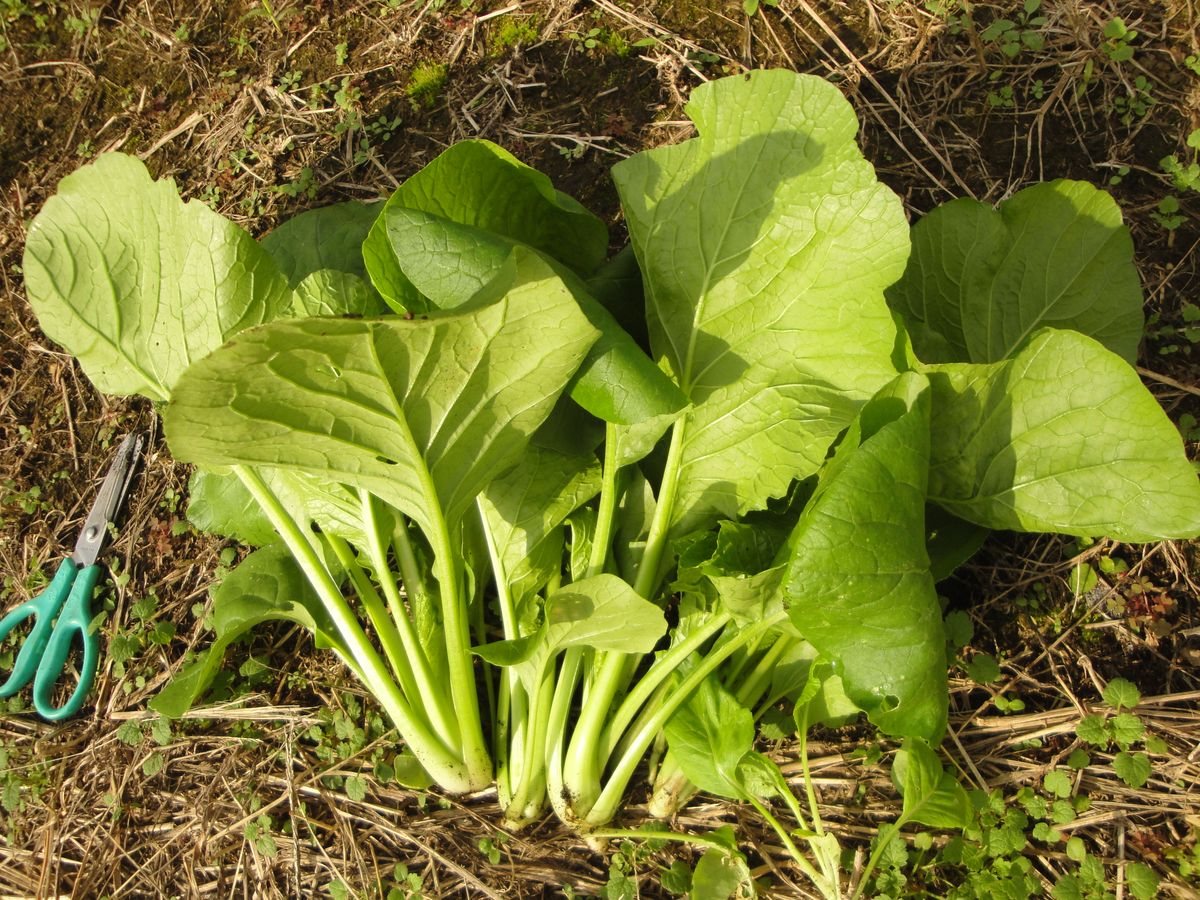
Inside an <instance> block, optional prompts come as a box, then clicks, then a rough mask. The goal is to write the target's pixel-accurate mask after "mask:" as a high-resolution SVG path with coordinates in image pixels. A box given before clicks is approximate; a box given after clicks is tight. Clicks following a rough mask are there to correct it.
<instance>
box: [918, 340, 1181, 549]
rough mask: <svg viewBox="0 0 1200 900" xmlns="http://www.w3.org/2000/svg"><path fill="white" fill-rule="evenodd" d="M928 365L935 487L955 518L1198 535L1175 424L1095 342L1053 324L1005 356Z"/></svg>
mask: <svg viewBox="0 0 1200 900" xmlns="http://www.w3.org/2000/svg"><path fill="white" fill-rule="evenodd" d="M927 372H928V375H929V381H930V384H931V386H932V388H933V450H932V458H931V461H930V473H929V495H930V499H931V500H933V501H935V502H936V503H938V504H940V505H941V506H943V507H944V508H946V509H947V510H949V511H950V512H952V513H954V514H955V515H956V516H960V517H962V518H963V519H967V520H968V521H971V522H975V523H977V524H979V525H984V526H986V527H988V528H1011V529H1015V530H1018V531H1058V532H1062V533H1064V534H1075V535H1082V536H1092V537H1095V536H1100V535H1107V536H1109V537H1113V538H1116V539H1118V540H1123V541H1153V540H1161V539H1163V538H1187V537H1194V536H1195V535H1197V534H1200V483H1198V482H1197V479H1196V472H1195V470H1194V469H1193V468H1192V466H1191V464H1190V463H1189V462H1188V459H1187V456H1186V454H1185V453H1184V448H1183V441H1182V439H1181V438H1180V436H1179V432H1178V431H1177V430H1176V429H1175V427H1174V426H1173V425H1172V424H1171V422H1170V421H1169V420H1168V419H1167V417H1166V415H1165V414H1164V413H1163V411H1162V409H1161V407H1159V405H1158V403H1157V402H1156V401H1155V399H1154V397H1153V396H1152V395H1151V394H1150V392H1149V391H1147V390H1146V389H1145V387H1143V386H1142V383H1141V380H1140V379H1139V378H1138V376H1137V373H1136V372H1134V370H1133V369H1132V368H1130V366H1129V365H1128V364H1127V363H1126V362H1125V361H1124V360H1122V359H1121V358H1120V357H1118V356H1117V355H1116V354H1114V353H1112V352H1111V351H1109V350H1106V349H1105V348H1104V347H1103V346H1101V345H1100V344H1099V343H1097V342H1096V341H1094V340H1092V339H1091V338H1089V337H1085V336H1083V335H1081V334H1077V333H1076V332H1073V331H1056V330H1054V329H1050V328H1047V329H1044V330H1042V331H1040V332H1039V333H1038V334H1036V335H1034V337H1033V339H1032V340H1031V341H1030V342H1029V343H1028V344H1027V345H1026V346H1025V347H1023V348H1022V349H1021V350H1020V351H1019V352H1018V353H1017V355H1016V356H1015V357H1013V358H1012V359H1009V360H1005V361H1004V362H999V363H993V364H990V365H972V364H967V363H961V364H948V365H941V366H929V367H928V369H927Z"/></svg>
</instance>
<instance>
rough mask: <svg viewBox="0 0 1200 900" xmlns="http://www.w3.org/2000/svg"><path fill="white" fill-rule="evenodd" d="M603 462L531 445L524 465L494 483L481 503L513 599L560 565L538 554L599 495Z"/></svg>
mask: <svg viewBox="0 0 1200 900" xmlns="http://www.w3.org/2000/svg"><path fill="white" fill-rule="evenodd" d="M600 475H601V471H600V464H599V462H598V461H597V460H596V459H595V457H582V456H573V455H568V454H564V453H559V452H558V451H555V450H549V449H545V448H543V447H538V446H535V445H531V446H530V447H529V449H528V450H527V451H526V452H525V455H524V457H523V458H522V460H521V462H520V463H519V464H518V465H517V466H516V467H515V468H513V469H512V470H511V471H510V472H508V473H506V474H505V475H502V476H500V477H499V478H497V479H495V480H494V481H492V482H491V484H489V485H488V486H487V487H486V488H485V489H484V491H483V493H482V494H481V495H480V498H479V505H480V509H481V510H482V511H483V515H484V518H485V520H486V522H487V527H488V531H489V532H490V533H491V536H492V540H493V541H494V542H495V545H496V549H497V551H498V553H499V557H500V563H501V566H502V568H503V571H504V573H505V576H506V578H507V580H508V582H509V584H510V586H518V585H519V586H520V588H519V589H518V590H514V596H513V599H514V600H515V601H517V602H520V601H521V600H522V599H523V598H524V595H525V594H528V593H531V592H532V591H536V590H538V589H539V588H541V587H542V586H543V585H544V584H545V583H546V581H548V580H549V578H550V577H551V575H552V574H553V573H554V572H556V571H558V569H559V568H560V566H561V562H562V560H561V554H558V553H554V554H552V555H551V556H550V557H549V559H548V560H547V564H546V565H545V566H538V565H537V563H538V562H539V561H540V557H539V554H537V552H536V550H537V548H538V546H539V545H540V544H542V543H543V542H544V541H547V540H550V539H552V538H553V539H556V540H557V543H558V544H560V545H561V542H562V538H561V535H560V534H554V535H552V534H551V532H553V531H555V530H556V529H558V528H559V527H560V526H561V525H562V523H563V522H564V520H565V519H566V518H567V516H569V515H570V514H571V513H572V512H574V511H575V510H576V509H578V508H579V507H580V506H582V505H583V504H584V503H587V501H589V500H590V499H592V497H594V496H596V494H597V493H599V491H600Z"/></svg>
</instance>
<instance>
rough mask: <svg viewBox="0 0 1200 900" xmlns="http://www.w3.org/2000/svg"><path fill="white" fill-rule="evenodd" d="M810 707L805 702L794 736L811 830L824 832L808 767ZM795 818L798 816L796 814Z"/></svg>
mask: <svg viewBox="0 0 1200 900" xmlns="http://www.w3.org/2000/svg"><path fill="white" fill-rule="evenodd" d="M809 709H811V704H805V706H804V709H803V711H802V712H801V713H800V721H799V722H798V723H797V725H798V726H799V727H798V728H797V729H796V738H797V740H799V742H800V766H801V774H802V776H803V778H804V798H805V799H806V800H807V801H808V811H809V814H810V815H811V816H812V823H813V831H815V832H816V833H817V834H824V833H825V827H824V826H823V825H822V824H821V811H820V809H818V808H817V789H816V788H815V787H813V780H812V772H811V771H810V770H809V767H808V711H809ZM797 818H800V817H799V816H797Z"/></svg>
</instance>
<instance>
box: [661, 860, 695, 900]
mask: <svg viewBox="0 0 1200 900" xmlns="http://www.w3.org/2000/svg"><path fill="white" fill-rule="evenodd" d="M658 883H659V885H661V886H662V889H663V890H664V891H666V892H667V893H668V894H673V895H675V896H676V897H680V896H682V895H684V894H686V893H687V892H688V891H690V890H691V889H692V869H691V867H690V866H689V865H688V864H687V863H685V862H684V861H683V860H681V859H677V860H675V861H674V862H672V863H671V867H670V868H669V869H662V870H661V871H660V872H659V873H658Z"/></svg>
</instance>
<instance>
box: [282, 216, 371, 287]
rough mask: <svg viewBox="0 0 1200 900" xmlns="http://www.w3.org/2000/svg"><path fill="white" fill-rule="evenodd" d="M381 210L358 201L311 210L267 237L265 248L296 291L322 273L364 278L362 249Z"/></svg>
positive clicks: (365, 271) (364, 267)
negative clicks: (305, 281) (337, 273)
mask: <svg viewBox="0 0 1200 900" xmlns="http://www.w3.org/2000/svg"><path fill="white" fill-rule="evenodd" d="M381 209H383V204H382V203H360V202H358V201H357V200H351V201H348V202H346V203H334V204H333V205H332V206H322V207H320V208H318V209H310V210H309V211H308V212H302V213H300V215H298V216H293V217H292V218H290V219H288V220H287V221H286V222H284V223H283V224H282V225H280V226H279V227H278V228H276V229H275V230H274V231H271V232H268V233H267V234H266V235H264V236H263V238H262V242H261V243H262V248H263V249H264V250H266V251H267V252H268V253H269V254H271V257H272V258H273V259H274V260H275V263H276V264H277V265H278V266H279V269H280V271H282V272H283V274H284V275H286V276H287V278H288V281H289V282H290V283H291V284H292V286H293V287H294V286H296V285H297V284H299V283H300V282H301V281H303V280H304V279H305V278H306V277H307V276H309V275H311V274H312V273H313V272H317V271H319V270H321V269H333V270H335V271H337V272H348V273H350V274H352V275H360V276H365V275H366V274H367V270H366V266H365V265H364V264H363V254H362V245H363V241H364V240H366V237H367V234H368V233H369V232H370V230H371V225H373V224H374V222H375V219H376V218H378V216H379V211H380V210H381Z"/></svg>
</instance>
